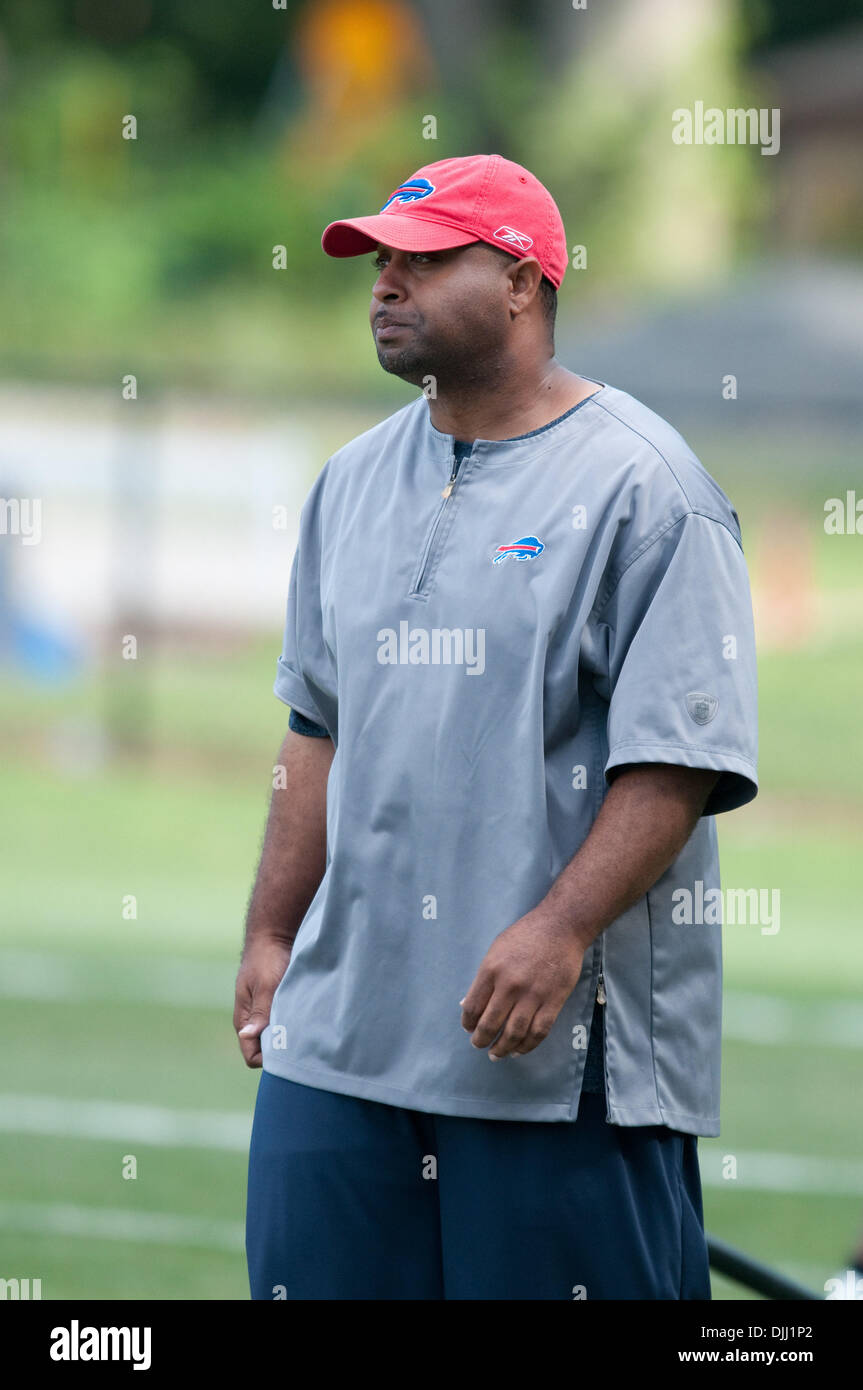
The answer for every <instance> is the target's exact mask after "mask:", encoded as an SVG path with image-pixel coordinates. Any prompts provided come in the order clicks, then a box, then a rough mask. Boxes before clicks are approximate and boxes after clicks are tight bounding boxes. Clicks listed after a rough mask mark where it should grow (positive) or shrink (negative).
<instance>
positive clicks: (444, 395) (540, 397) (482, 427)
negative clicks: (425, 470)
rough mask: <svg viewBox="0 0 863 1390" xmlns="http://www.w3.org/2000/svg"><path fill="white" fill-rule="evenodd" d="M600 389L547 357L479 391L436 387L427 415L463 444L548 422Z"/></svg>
mask: <svg viewBox="0 0 863 1390" xmlns="http://www.w3.org/2000/svg"><path fill="white" fill-rule="evenodd" d="M599 389H600V388H599V386H598V385H597V383H596V382H595V381H587V380H585V378H584V377H580V376H576V374H575V372H570V371H567V369H566V367H562V366H561V365H560V363H559V362H557V361H556V360H555V359H554V358H553V357H552V358H550V359H549V360H548V361H547V362H546V363H544V364H543V365H542V368H541V369H540V370H539V371H537V372H536V373H535V374H528V375H525V374H524V373H519V374H518V375H517V376H515V377H510V378H509V379H508V380H506V381H503V382H501V383H500V385H498V386H495V387H487V386H486V387H483V389H482V390H480V391H478V390H477V388H476V386H475V385H474V384H472V385H471V390H470V394H469V396H467V395H465V394H459V392H458V391H457V390H450V391H441V392H440V393H439V395H438V396H437V398H436V399H435V400H430V401H429V415H430V417H431V422H432V424H433V425H434V427H435V429H437V430H440V432H441V434H451V435H453V436H454V438H456V439H463V440H465V441H466V442H467V443H471V444H472V443H473V441H474V440H475V439H513V438H514V437H515V436H516V435H520V434H529V433H530V431H531V430H538V429H542V427H543V425H549V424H551V422H552V420H556V419H558V417H559V416H561V415H565V414H566V412H567V411H568V410H571V409H572V407H573V406H574V405H578V403H579V401H583V400H585V399H586V397H588V396H593V395H595V394H596V392H597V391H598V390H599Z"/></svg>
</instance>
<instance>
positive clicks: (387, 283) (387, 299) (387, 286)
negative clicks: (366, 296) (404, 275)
mask: <svg viewBox="0 0 863 1390" xmlns="http://www.w3.org/2000/svg"><path fill="white" fill-rule="evenodd" d="M372 295H373V297H374V298H375V299H377V300H379V301H380V303H381V304H385V303H387V304H391V303H392V302H393V301H394V300H395V301H398V300H400V299H404V297H405V290H404V285H403V284H402V281H401V277H400V276H399V273H398V271H394V270H393V268H392V266H391V265H387V266H384V267H383V269H382V270H381V271H380V273H379V275H378V278H377V280H376V281H375V283H374V285H373V286H372Z"/></svg>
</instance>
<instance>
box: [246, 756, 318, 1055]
mask: <svg viewBox="0 0 863 1390" xmlns="http://www.w3.org/2000/svg"><path fill="white" fill-rule="evenodd" d="M334 754H335V746H334V744H333V741H332V739H329V738H311V737H307V736H306V735H305V734H298V733H295V732H294V730H293V729H288V732H287V734H286V736H285V741H284V743H283V744H282V747H281V750H280V752H279V759H278V763H277V765H276V767H275V768H273V771H274V772H276V771H277V770H279V769H280V770H281V771H282V772H283V774H284V782H283V783H278V784H275V785H274V789H273V796H272V800H271V802H270V814H269V816H268V818H267V830H266V834H265V836H264V846H263V849H262V851H261V860H260V863H259V865H258V873H257V877H256V879H255V886H254V888H253V890H252V896H251V900H250V902H249V910H248V913H247V915H246V944H245V947H244V948H243V959H242V961H241V963H240V971H239V974H238V975H237V992H236V998H235V1002H234V1028H235V1029H236V1031H237V1036H238V1037H239V1040H240V1049H241V1051H242V1053H243V1056H244V1058H245V1060H246V1066H247V1067H260V1066H262V1065H263V1058H262V1056H261V1044H260V1041H259V1039H260V1036H261V1034H262V1033H263V1031H264V1029H265V1028H266V1026H267V1024H268V1023H269V1021H270V1005H271V1004H272V1002H273V995H274V994H275V992H276V989H277V988H278V986H279V983H280V981H281V979H282V976H283V975H284V973H285V971H286V970H287V968H288V963H289V962H290V959H291V949H292V947H293V944H294V941H295V940H296V936H297V933H298V931H299V930H300V927H301V925H302V921H303V918H304V917H305V915H306V912H307V911H308V908H309V905H310V903H311V901H312V899H313V898H314V896H315V893H316V892H317V890H318V887H319V886H320V883H321V879H322V878H323V876H324V870H325V868H326V859H327V779H328V776H329V771H330V767H331V765H332V761H333V756H334Z"/></svg>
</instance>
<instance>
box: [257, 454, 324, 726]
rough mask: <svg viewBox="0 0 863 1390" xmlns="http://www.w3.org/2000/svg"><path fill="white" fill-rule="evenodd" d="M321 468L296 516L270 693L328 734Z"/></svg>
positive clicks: (322, 476) (322, 473)
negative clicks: (297, 523)
mask: <svg viewBox="0 0 863 1390" xmlns="http://www.w3.org/2000/svg"><path fill="white" fill-rule="evenodd" d="M325 471H326V470H325V469H323V470H322V471H321V473H320V474H319V475H318V477H317V479H316V480H315V483H314V484H313V486H312V489H311V491H310V492H309V495H308V497H307V498H306V500H305V502H304V504H303V507H302V510H301V512H300V526H299V537H298V540H297V548H296V550H295V551H294V557H293V561H292V563H291V572H290V579H289V581H288V599H287V612H286V615H285V631H284V638H283V641H282V653H281V656H280V657H279V660H278V664H277V670H276V680H275V684H274V686H273V690H274V692H275V694H276V695H277V696H278V698H279V699H280V700H282V701H283V702H284V703H285V704H286V705H290V706H291V708H292V709H293V710H297V711H299V713H300V714H301V715H304V716H305V717H306V719H308V720H311V721H312V722H313V723H314V724H317V725H319V726H320V727H321V728H322V729H324V730H326V731H327V732H328V733H330V734H332V733H333V726H334V722H335V708H336V706H335V689H334V686H335V682H334V679H333V663H332V659H331V656H330V653H329V651H328V649H327V646H326V642H325V640H324V634H323V613H322V606H321V555H322V542H321V527H322V517H321V512H322V504H323V490H324V474H325Z"/></svg>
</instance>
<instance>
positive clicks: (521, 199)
mask: <svg viewBox="0 0 863 1390" xmlns="http://www.w3.org/2000/svg"><path fill="white" fill-rule="evenodd" d="M473 241H487V242H488V244H489V245H490V246H499V247H500V248H501V249H502V250H503V251H509V252H510V254H511V255H513V256H515V257H517V258H518V259H519V260H523V259H524V257H525V256H535V257H536V259H537V260H538V261H539V263H540V265H541V266H542V271H543V274H544V275H545V276H547V277H548V279H549V280H550V281H551V283H552V284H553V285H554V287H555V289H559V288H560V283H561V281H562V280H563V277H564V273H565V271H566V266H567V261H568V255H567V248H566V233H565V232H564V230H563V220H562V218H561V215H560V212H559V210H558V206H557V204H556V202H555V201H554V199H553V198H552V196H551V194H550V193H549V191H548V189H547V188H545V187H544V186H543V184H541V183H540V181H539V179H538V178H536V177H535V176H534V175H533V174H532V173H531V172H530V171H529V170H528V169H523V168H522V166H521V165H520V164H514V163H513V162H512V160H511V159H504V157H503V155H500V154H472V155H466V156H464V157H463V158H460V159H439V160H438V161H437V163H436V164H425V165H423V167H422V168H421V169H418V170H417V171H416V173H415V174H412V175H411V177H410V178H409V179H406V180H405V182H404V183H401V184H399V186H398V188H396V189H395V190H394V191H393V192H392V193H391V194H390V196H389V197H388V198H387V200H386V202H385V203H384V205H383V207H382V208H381V210H380V212H379V213H376V214H374V215H373V216H371V217H348V218H345V219H343V220H342V221H340V222H331V223H330V225H329V226H328V227H327V228H326V230H325V231H324V234H323V237H322V238H321V245H322V246H323V248H324V250H325V251H326V253H327V255H328V256H362V255H364V254H365V253H366V252H368V251H374V249H375V247H376V246H377V245H378V243H379V242H380V243H381V244H382V245H383V246H394V247H395V248H396V249H397V250H398V251H446V250H448V249H449V248H450V247H451V246H467V245H469V243H470V242H473Z"/></svg>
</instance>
